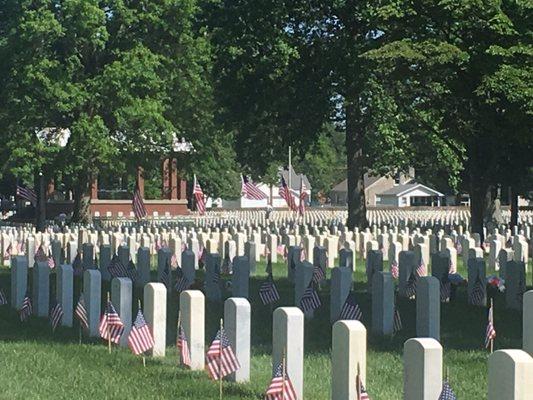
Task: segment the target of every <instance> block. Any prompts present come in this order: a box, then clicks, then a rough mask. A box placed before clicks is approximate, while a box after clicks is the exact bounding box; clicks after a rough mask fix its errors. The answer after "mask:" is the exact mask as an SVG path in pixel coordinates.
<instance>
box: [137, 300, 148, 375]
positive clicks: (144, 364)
mask: <svg viewBox="0 0 533 400" xmlns="http://www.w3.org/2000/svg"><path fill="white" fill-rule="evenodd" d="M137 302H138V304H139V310H140V309H141V299H137ZM142 357H143V367H145V368H146V356H145V355H144V352H143V353H142Z"/></svg>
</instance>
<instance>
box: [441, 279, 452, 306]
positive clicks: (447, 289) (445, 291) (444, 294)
mask: <svg viewBox="0 0 533 400" xmlns="http://www.w3.org/2000/svg"><path fill="white" fill-rule="evenodd" d="M451 290H452V284H451V282H450V281H449V279H447V278H445V279H443V280H441V281H440V301H441V302H442V303H446V302H448V301H450V294H451Z"/></svg>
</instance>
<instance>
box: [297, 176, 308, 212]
mask: <svg viewBox="0 0 533 400" xmlns="http://www.w3.org/2000/svg"><path fill="white" fill-rule="evenodd" d="M306 190H307V187H306V186H305V183H304V178H303V175H300V203H299V205H298V212H299V213H300V215H302V216H303V215H304V214H305V200H306V199H307V193H306V192H305V191H306Z"/></svg>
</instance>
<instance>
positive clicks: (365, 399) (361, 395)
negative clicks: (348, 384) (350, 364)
mask: <svg viewBox="0 0 533 400" xmlns="http://www.w3.org/2000/svg"><path fill="white" fill-rule="evenodd" d="M355 382H356V385H355V390H356V394H357V400H370V396H369V395H368V393H367V392H366V389H365V386H364V385H363V379H362V377H361V368H360V367H359V364H357V374H356V375H355Z"/></svg>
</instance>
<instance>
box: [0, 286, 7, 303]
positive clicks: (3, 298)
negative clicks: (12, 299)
mask: <svg viewBox="0 0 533 400" xmlns="http://www.w3.org/2000/svg"><path fill="white" fill-rule="evenodd" d="M5 305H7V297H6V294H5V293H4V291H3V290H2V289H0V306H5Z"/></svg>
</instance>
